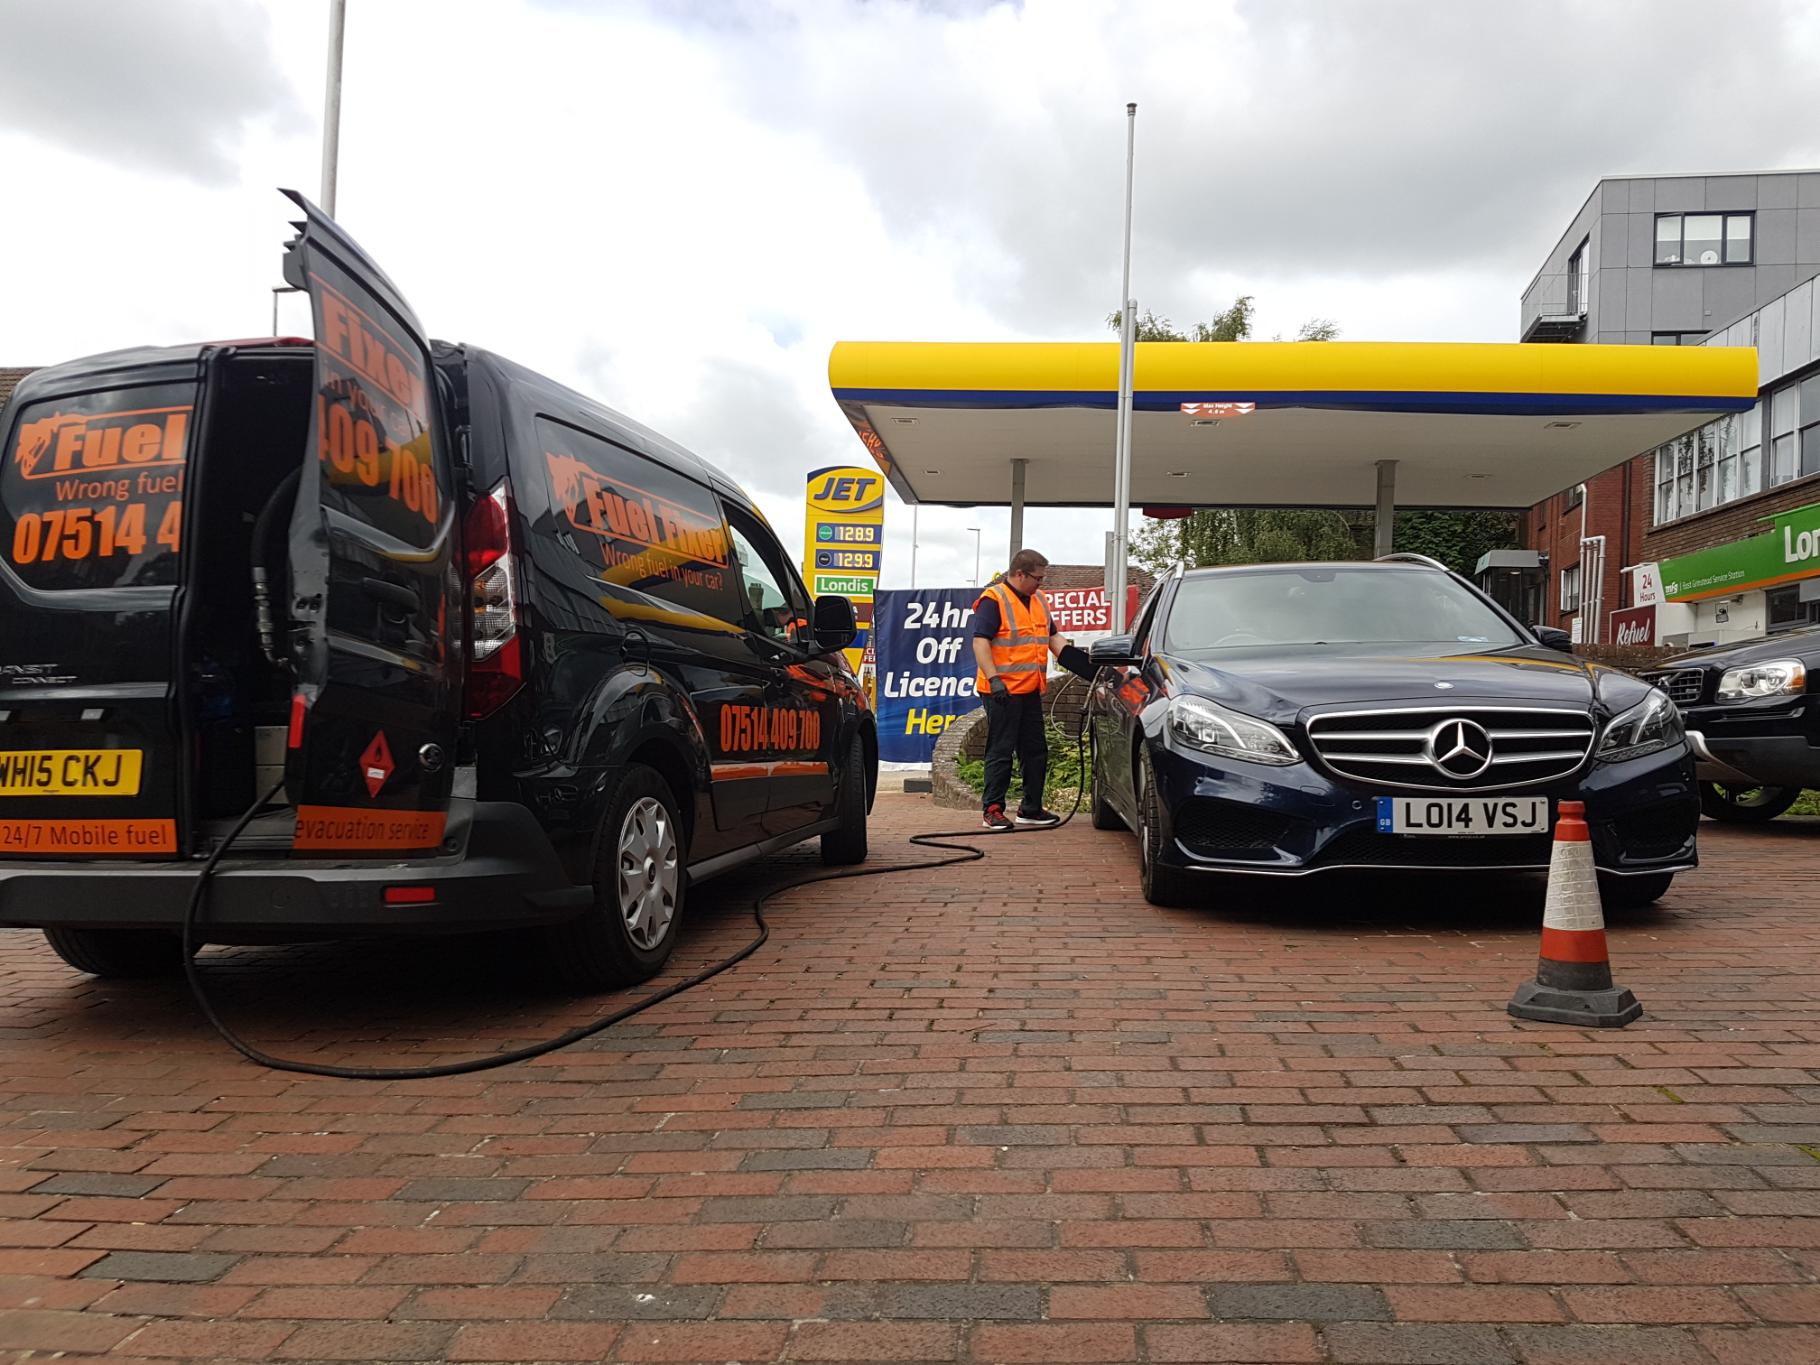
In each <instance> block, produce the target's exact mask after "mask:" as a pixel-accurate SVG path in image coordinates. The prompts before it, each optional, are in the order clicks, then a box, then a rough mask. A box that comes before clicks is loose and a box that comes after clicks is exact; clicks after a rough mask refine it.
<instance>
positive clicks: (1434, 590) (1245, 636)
mask: <svg viewBox="0 0 1820 1365" xmlns="http://www.w3.org/2000/svg"><path fill="white" fill-rule="evenodd" d="M1521 643H1523V641H1522V640H1521V639H1520V637H1519V636H1518V635H1517V634H1516V633H1515V632H1514V631H1513V630H1512V629H1511V628H1510V626H1509V624H1508V623H1507V622H1506V621H1505V620H1504V619H1503V618H1502V617H1500V616H1499V615H1498V614H1497V613H1496V612H1495V611H1493V610H1492V609H1491V608H1490V607H1489V606H1487V605H1486V604H1485V603H1484V602H1483V601H1481V600H1480V599H1479V598H1478V597H1476V596H1475V595H1474V594H1473V593H1472V592H1471V591H1469V590H1468V589H1467V588H1465V587H1463V586H1462V585H1461V584H1459V583H1458V582H1456V581H1455V580H1454V579H1452V578H1450V577H1448V576H1447V575H1446V574H1443V573H1438V572H1436V571H1435V570H1433V569H1419V568H1410V569H1391V568H1379V567H1373V568H1365V567H1363V566H1361V567H1359V568H1356V569H1354V568H1345V567H1336V566H1321V567H1315V566H1312V565H1311V566H1308V567H1306V568H1299V569H1297V568H1282V569H1265V570H1259V571H1258V572H1256V573H1220V574H1209V575H1207V576H1206V577H1201V578H1185V579H1183V580H1182V582H1181V584H1180V586H1179V587H1177V589H1176V593H1175V600H1174V601H1173V602H1171V603H1170V605H1169V620H1168V622H1167V623H1166V625H1165V628H1164V645H1163V647H1164V648H1165V649H1168V650H1177V651H1198V650H1207V649H1256V648H1258V647H1260V646H1284V645H1289V646H1293V645H1386V646H1391V647H1397V646H1404V645H1433V644H1448V645H1474V646H1490V647H1492V648H1503V647H1506V646H1510V645H1516V644H1521Z"/></svg>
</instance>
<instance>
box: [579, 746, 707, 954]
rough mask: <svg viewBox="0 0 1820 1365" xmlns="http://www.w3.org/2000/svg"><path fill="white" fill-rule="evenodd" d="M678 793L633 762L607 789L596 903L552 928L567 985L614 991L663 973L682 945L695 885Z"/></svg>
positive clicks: (598, 852) (596, 873) (598, 853)
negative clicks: (679, 935) (681, 928)
mask: <svg viewBox="0 0 1820 1365" xmlns="http://www.w3.org/2000/svg"><path fill="white" fill-rule="evenodd" d="M687 868H688V839H687V836H685V835H684V833H683V828H682V821H681V819H680V818H679V817H678V815H677V811H676V795H675V793H674V792H672V791H671V790H670V784H669V783H667V782H665V781H664V779H663V778H662V777H661V776H660V775H659V774H658V773H657V771H656V770H655V769H652V768H647V767H645V766H643V765H642V764H633V765H632V766H630V767H628V768H627V769H626V770H625V772H624V773H623V774H621V776H620V778H619V783H618V785H617V786H615V787H614V788H613V790H612V791H611V792H610V793H609V794H608V796H607V801H606V808H605V810H604V811H603V813H602V815H601V821H600V836H599V840H598V843H597V847H596V850H595V856H594V905H593V908H592V909H590V910H588V911H587V912H586V913H584V914H581V915H578V916H577V917H576V918H574V919H572V920H570V921H568V922H567V923H566V924H558V925H554V926H552V927H551V928H550V929H549V930H547V931H546V932H547V934H548V939H549V941H548V951H549V955H550V963H551V966H552V967H553V968H554V969H555V971H556V973H557V975H558V976H559V977H561V978H562V980H563V981H565V982H566V983H567V984H569V985H571V986H575V987H578V988H580V989H583V990H612V989H614V988H615V987H618V986H629V985H632V984H633V983H635V982H639V981H646V980H649V979H650V978H651V977H653V976H655V975H657V973H658V972H659V971H661V970H662V969H663V965H664V963H665V962H667V961H668V960H669V958H670V952H671V950H672V949H673V948H674V947H675V946H676V932H677V926H678V925H679V924H680V923H681V922H682V914H683V901H684V899H685V898H686V895H687V892H688V886H689V876H688V872H687Z"/></svg>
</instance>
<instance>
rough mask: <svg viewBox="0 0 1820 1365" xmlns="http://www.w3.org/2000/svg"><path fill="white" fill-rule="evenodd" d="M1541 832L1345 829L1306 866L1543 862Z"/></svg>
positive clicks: (1545, 845)
mask: <svg viewBox="0 0 1820 1365" xmlns="http://www.w3.org/2000/svg"><path fill="white" fill-rule="evenodd" d="M1550 849H1551V844H1550V839H1549V836H1548V835H1546V834H1523V835H1511V836H1500V837H1498V838H1495V839H1484V838H1480V839H1467V838H1448V837H1446V836H1444V835H1421V834H1416V835H1411V834H1379V833H1378V832H1377V831H1375V830H1371V829H1355V830H1349V831H1347V832H1346V833H1345V834H1342V835H1340V836H1339V837H1338V838H1336V839H1334V840H1332V841H1331V842H1330V843H1329V844H1328V845H1327V847H1325V848H1323V849H1322V850H1321V851H1320V852H1319V853H1318V854H1316V855H1315V857H1314V859H1313V860H1312V861H1311V862H1310V863H1309V866H1310V867H1423V868H1466V867H1547V866H1548V860H1549V857H1550Z"/></svg>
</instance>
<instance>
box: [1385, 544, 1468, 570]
mask: <svg viewBox="0 0 1820 1365" xmlns="http://www.w3.org/2000/svg"><path fill="white" fill-rule="evenodd" d="M1372 562H1373V563H1374V564H1422V565H1425V566H1426V567H1428V568H1430V569H1439V570H1440V571H1441V572H1442V573H1452V572H1453V570H1451V569H1449V568H1448V567H1447V566H1446V565H1445V564H1443V563H1442V562H1441V561H1440V560H1438V559H1430V558H1429V557H1428V556H1427V555H1419V554H1416V553H1415V552H1414V551H1413V550H1397V551H1394V552H1393V553H1391V554H1387V555H1379V556H1378V557H1377V558H1376V559H1375V560H1373V561H1372Z"/></svg>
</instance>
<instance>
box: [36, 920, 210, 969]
mask: <svg viewBox="0 0 1820 1365" xmlns="http://www.w3.org/2000/svg"><path fill="white" fill-rule="evenodd" d="M44 940H45V942H46V943H49V944H50V945H51V951H52V952H54V953H56V954H57V956H58V957H60V958H62V959H63V960H64V961H65V962H67V963H69V965H70V966H72V967H74V968H75V969H76V970H77V971H79V972H87V973H88V974H89V975H90V976H101V977H108V978H110V979H113V980H118V981H131V980H135V979H139V978H143V977H148V976H169V975H170V974H171V973H173V972H175V971H178V970H180V969H181V968H182V966H183V940H182V939H180V938H178V937H177V935H175V934H172V933H167V932H165V931H164V930H162V929H46V930H45V931H44Z"/></svg>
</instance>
